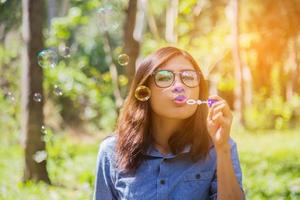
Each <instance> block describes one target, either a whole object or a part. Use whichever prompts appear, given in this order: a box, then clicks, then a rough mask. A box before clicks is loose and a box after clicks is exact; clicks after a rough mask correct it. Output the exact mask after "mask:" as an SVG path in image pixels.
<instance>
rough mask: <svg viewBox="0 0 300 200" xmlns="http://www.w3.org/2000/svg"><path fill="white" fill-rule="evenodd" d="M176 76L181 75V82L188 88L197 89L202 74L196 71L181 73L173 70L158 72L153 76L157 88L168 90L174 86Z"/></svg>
mask: <svg viewBox="0 0 300 200" xmlns="http://www.w3.org/2000/svg"><path fill="white" fill-rule="evenodd" d="M176 74H179V75H180V80H181V82H182V83H183V84H184V85H186V86H187V87H190V88H193V87H197V86H198V85H199V83H200V72H198V71H195V70H183V71H180V72H173V71H171V70H158V71H155V72H154V73H153V74H152V75H153V76H154V82H155V85H156V86H157V87H160V88H167V87H170V86H171V85H173V83H174V81H175V75H176Z"/></svg>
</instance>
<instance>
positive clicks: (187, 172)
mask: <svg viewBox="0 0 300 200" xmlns="http://www.w3.org/2000/svg"><path fill="white" fill-rule="evenodd" d="M115 143H116V136H111V137H108V138H106V139H105V140H104V141H103V142H102V143H101V144H100V149H99V153H98V161H97V176H96V181H95V190H94V199H95V200H112V199H120V200H125V199H126V200H128V199H129V200H167V199H168V200H185V199H187V200H202V199H217V177H216V151H215V148H214V147H212V148H211V149H210V151H209V156H208V159H203V160H199V161H197V162H192V161H191V160H190V158H189V156H188V152H189V150H190V146H186V147H185V148H184V150H183V151H182V152H181V153H179V154H176V155H173V154H172V153H170V154H168V155H162V154H161V153H160V152H159V151H158V150H157V149H156V148H154V146H151V147H150V148H149V149H148V151H147V155H148V159H147V160H146V161H145V162H143V163H142V164H141V165H140V167H139V168H138V169H137V171H136V173H135V174H134V175H133V174H128V173H125V172H124V171H119V170H118V169H117V168H116V162H115V161H116V157H115V150H114V147H115ZM229 143H230V146H231V155H232V162H233V167H234V171H235V175H236V177H237V179H238V182H239V184H240V187H241V189H242V190H243V187H242V172H241V168H240V163H239V158H238V153H237V147H236V143H235V142H234V141H233V140H232V139H231V138H230V141H229Z"/></svg>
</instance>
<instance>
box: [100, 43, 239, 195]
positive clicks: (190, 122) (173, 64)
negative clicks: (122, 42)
mask: <svg viewBox="0 0 300 200" xmlns="http://www.w3.org/2000/svg"><path fill="white" fill-rule="evenodd" d="M209 98H210V99H213V100H215V101H216V102H214V103H213V104H212V106H211V107H209V106H207V105H206V104H201V105H197V104H194V105H190V104H187V100H188V99H194V100H198V99H200V100H203V101H204V100H207V99H208V89H207V85H206V82H205V79H204V77H203V74H202V73H201V70H200V68H199V66H198V65H197V63H196V61H195V60H194V59H193V58H192V56H191V55H190V54H189V53H187V52H186V51H183V50H180V49H177V48H175V47H164V48H161V49H159V50H157V51H156V52H154V53H153V54H151V55H150V56H148V57H147V58H146V59H145V60H144V61H143V62H142V63H141V64H140V65H139V66H138V69H137V72H136V75H135V78H134V80H133V83H132V85H131V88H130V91H129V94H128V96H127V98H126V101H125V103H124V105H123V107H122V110H121V113H120V116H119V119H118V123H117V127H116V130H115V133H114V134H113V135H112V136H110V137H108V138H106V139H105V140H104V141H103V142H102V143H101V145H100V149H99V154H98V161H97V163H98V164H97V177H96V182H95V193H94V199H95V200H111V199H122V200H123V199H126V200H127V199H129V200H165V199H170V200H194V199H195V200H202V199H222V200H225V199H228V200H235V199H245V195H244V192H243V187H242V172H241V168H240V163H239V158H238V153H237V147H236V143H235V142H234V141H233V140H232V139H231V137H230V128H231V123H232V114H231V111H230V109H229V106H228V104H227V103H226V102H225V101H224V100H223V99H222V98H220V97H219V96H210V97H209Z"/></svg>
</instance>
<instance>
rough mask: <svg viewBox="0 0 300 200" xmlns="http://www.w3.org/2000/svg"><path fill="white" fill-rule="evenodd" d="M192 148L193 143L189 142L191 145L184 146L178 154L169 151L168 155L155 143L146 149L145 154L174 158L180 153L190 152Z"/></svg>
mask: <svg viewBox="0 0 300 200" xmlns="http://www.w3.org/2000/svg"><path fill="white" fill-rule="evenodd" d="M190 149H191V145H190V144H189V145H186V146H185V147H184V149H183V150H182V151H181V152H180V153H178V154H173V153H168V154H167V155H163V154H162V153H160V152H159V151H158V150H157V149H156V148H155V147H154V145H150V147H149V148H148V150H147V151H146V153H145V155H147V156H152V157H158V158H174V157H176V156H177V155H179V154H186V153H189V152H190Z"/></svg>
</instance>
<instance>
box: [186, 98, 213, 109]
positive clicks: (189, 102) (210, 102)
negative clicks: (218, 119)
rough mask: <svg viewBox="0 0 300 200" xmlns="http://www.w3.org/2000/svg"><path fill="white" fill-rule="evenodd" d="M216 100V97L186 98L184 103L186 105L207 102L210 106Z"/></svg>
mask: <svg viewBox="0 0 300 200" xmlns="http://www.w3.org/2000/svg"><path fill="white" fill-rule="evenodd" d="M215 102H217V100H216V99H207V100H200V99H188V100H187V101H186V103H187V104H188V105H194V104H198V105H201V104H207V105H208V106H209V107H212V105H213V104H214V103H215Z"/></svg>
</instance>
